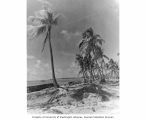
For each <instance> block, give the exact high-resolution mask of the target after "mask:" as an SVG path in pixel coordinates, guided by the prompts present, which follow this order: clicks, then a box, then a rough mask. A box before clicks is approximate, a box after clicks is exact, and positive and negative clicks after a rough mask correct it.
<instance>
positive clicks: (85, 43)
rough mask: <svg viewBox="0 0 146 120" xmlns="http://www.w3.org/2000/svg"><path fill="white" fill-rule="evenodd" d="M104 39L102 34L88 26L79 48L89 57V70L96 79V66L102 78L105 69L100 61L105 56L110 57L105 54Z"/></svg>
mask: <svg viewBox="0 0 146 120" xmlns="http://www.w3.org/2000/svg"><path fill="white" fill-rule="evenodd" d="M103 42H104V40H103V39H102V38H101V36H100V35H98V34H95V33H94V31H93V29H92V28H88V29H87V30H86V31H85V32H83V34H82V40H81V42H80V43H79V50H80V53H81V55H82V56H83V57H87V58H88V60H89V63H90V64H89V70H90V75H91V77H92V79H93V80H94V76H95V75H93V73H94V70H95V68H96V69H98V72H100V73H99V75H100V77H101V79H102V78H103V70H102V66H101V65H100V64H101V63H99V61H100V60H101V59H102V60H104V58H107V59H108V57H107V56H106V55H104V54H103V50H102V43H103Z"/></svg>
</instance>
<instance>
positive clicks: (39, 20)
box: [28, 16, 42, 26]
mask: <svg viewBox="0 0 146 120" xmlns="http://www.w3.org/2000/svg"><path fill="white" fill-rule="evenodd" d="M28 22H30V24H32V25H34V26H38V25H41V24H42V18H39V17H35V16H29V17H28Z"/></svg>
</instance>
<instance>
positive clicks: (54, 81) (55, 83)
mask: <svg viewBox="0 0 146 120" xmlns="http://www.w3.org/2000/svg"><path fill="white" fill-rule="evenodd" d="M48 34H49V48H50V57H51V69H52V79H53V84H54V87H55V88H58V87H59V85H58V83H57V81H56V77H55V71H54V60H53V51H52V45H51V27H49V29H48Z"/></svg>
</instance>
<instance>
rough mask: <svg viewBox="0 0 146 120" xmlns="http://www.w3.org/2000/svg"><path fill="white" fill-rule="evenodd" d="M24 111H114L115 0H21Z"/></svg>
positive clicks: (117, 62) (116, 63)
mask: <svg viewBox="0 0 146 120" xmlns="http://www.w3.org/2000/svg"><path fill="white" fill-rule="evenodd" d="M26 16H27V20H26V21H27V22H26V23H27V80H26V82H27V86H26V87H27V91H26V94H27V98H26V99H27V110H26V111H27V113H28V114H48V115H49V114H96V115H100V114H108V115H118V114H119V113H120V107H119V106H120V105H119V100H120V94H119V87H120V74H119V73H120V50H119V1H118V0H27V15H26Z"/></svg>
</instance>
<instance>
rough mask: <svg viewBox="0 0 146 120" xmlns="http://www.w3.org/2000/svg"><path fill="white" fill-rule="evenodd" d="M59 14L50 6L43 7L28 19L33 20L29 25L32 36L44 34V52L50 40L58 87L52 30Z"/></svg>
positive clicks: (52, 65) (55, 83)
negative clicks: (50, 8)
mask: <svg viewBox="0 0 146 120" xmlns="http://www.w3.org/2000/svg"><path fill="white" fill-rule="evenodd" d="M58 17H59V15H58V14H56V13H55V12H54V11H52V10H49V9H48V8H43V10H40V11H38V12H36V14H35V16H30V17H29V18H28V21H29V22H31V25H29V26H28V28H29V33H31V34H30V35H31V38H32V39H35V38H37V37H38V36H40V35H44V36H45V38H44V41H43V47H42V52H43V51H44V48H45V45H46V43H47V42H48V44H49V49H50V59H51V69H52V78H53V84H54V87H56V88H58V87H59V85H58V83H57V81H56V77H55V71H54V61H53V51H52V45H51V30H52V27H53V26H54V25H57V23H58Z"/></svg>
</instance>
